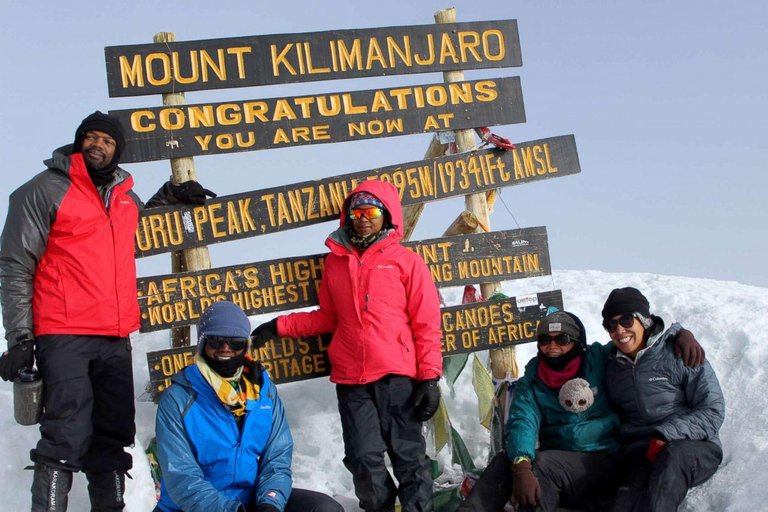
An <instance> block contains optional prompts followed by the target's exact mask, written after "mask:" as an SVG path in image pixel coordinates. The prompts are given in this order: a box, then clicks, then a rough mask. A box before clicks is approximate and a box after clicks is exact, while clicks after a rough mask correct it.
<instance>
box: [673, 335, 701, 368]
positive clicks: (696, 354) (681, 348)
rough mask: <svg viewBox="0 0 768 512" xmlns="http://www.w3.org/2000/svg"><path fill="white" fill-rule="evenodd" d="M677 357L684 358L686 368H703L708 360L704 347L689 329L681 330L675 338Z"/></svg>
mask: <svg viewBox="0 0 768 512" xmlns="http://www.w3.org/2000/svg"><path fill="white" fill-rule="evenodd" d="M675 357H677V358H678V359H681V358H682V360H683V364H685V366H701V365H702V364H704V361H705V360H706V357H705V354H704V347H702V346H701V345H700V344H699V342H698V341H696V338H694V337H693V333H692V332H691V331H689V330H688V329H682V330H680V332H678V333H677V336H676V337H675Z"/></svg>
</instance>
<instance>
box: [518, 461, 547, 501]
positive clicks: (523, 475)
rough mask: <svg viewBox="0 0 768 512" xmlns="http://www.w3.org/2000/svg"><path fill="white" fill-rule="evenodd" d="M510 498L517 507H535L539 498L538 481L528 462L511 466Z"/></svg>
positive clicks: (539, 488)
mask: <svg viewBox="0 0 768 512" xmlns="http://www.w3.org/2000/svg"><path fill="white" fill-rule="evenodd" d="M512 496H514V497H515V501H517V504H518V505H521V506H524V507H535V506H536V502H537V501H538V500H539V498H540V497H541V487H540V486H539V481H538V480H537V479H536V477H535V476H534V475H533V467H532V466H531V462H530V461H528V460H524V461H521V462H518V463H517V464H512Z"/></svg>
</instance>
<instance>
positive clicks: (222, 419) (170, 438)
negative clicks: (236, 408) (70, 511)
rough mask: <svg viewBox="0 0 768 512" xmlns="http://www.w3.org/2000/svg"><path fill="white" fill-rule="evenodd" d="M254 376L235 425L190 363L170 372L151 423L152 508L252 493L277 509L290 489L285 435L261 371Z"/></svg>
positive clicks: (203, 504) (248, 497)
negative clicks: (253, 396)
mask: <svg viewBox="0 0 768 512" xmlns="http://www.w3.org/2000/svg"><path fill="white" fill-rule="evenodd" d="M262 379H263V383H262V386H261V393H260V395H259V398H258V400H248V401H247V403H246V415H245V420H244V423H243V427H242V429H240V428H238V425H237V422H236V421H235V417H234V416H233V415H232V413H231V412H230V411H229V409H228V408H227V407H225V406H224V404H222V402H221V401H220V400H219V398H218V397H217V396H216V394H215V393H214V390H213V388H212V387H211V385H210V384H208V382H207V381H206V380H205V379H204V378H203V376H202V375H201V373H200V371H199V370H198V368H197V366H195V365H192V366H190V367H188V368H186V369H185V370H183V371H181V372H179V373H178V374H176V375H175V376H174V377H173V384H172V385H171V386H170V387H169V388H168V389H167V390H166V391H165V392H164V393H163V396H162V398H161V400H160V404H159V406H158V409H157V423H156V427H155V428H156V433H157V447H158V453H157V455H158V459H159V463H160V468H161V469H162V472H163V479H162V482H161V490H160V493H161V494H160V501H159V502H158V504H157V506H158V508H159V509H160V510H163V511H166V512H178V511H182V510H183V511H184V512H203V511H211V510H217V511H224V512H229V511H232V512H235V511H237V510H238V509H239V507H240V506H241V505H248V504H250V503H251V502H253V501H254V500H255V502H256V503H259V504H260V503H269V504H271V505H273V506H275V507H277V508H278V509H279V510H281V511H282V510H283V508H284V507H285V503H286V501H287V500H288V497H289V496H290V493H291V483H292V481H291V457H292V452H293V439H292V437H291V432H290V430H289V428H288V422H287V421H286V419H285V411H284V409H283V405H282V403H281V402H280V399H279V398H278V396H277V389H276V388H275V385H274V384H273V383H272V381H270V380H269V376H268V374H267V372H266V371H263V372H262Z"/></svg>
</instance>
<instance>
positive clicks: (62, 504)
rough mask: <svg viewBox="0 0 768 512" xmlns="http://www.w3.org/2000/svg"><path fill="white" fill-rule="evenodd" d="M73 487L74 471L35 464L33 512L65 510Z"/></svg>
mask: <svg viewBox="0 0 768 512" xmlns="http://www.w3.org/2000/svg"><path fill="white" fill-rule="evenodd" d="M71 488H72V472H71V471H67V470H64V469H54V468H52V467H50V466H46V465H44V464H40V463H37V464H35V476H34V477H33V478H32V512H65V511H66V510H67V501H68V499H67V494H69V490H70V489H71Z"/></svg>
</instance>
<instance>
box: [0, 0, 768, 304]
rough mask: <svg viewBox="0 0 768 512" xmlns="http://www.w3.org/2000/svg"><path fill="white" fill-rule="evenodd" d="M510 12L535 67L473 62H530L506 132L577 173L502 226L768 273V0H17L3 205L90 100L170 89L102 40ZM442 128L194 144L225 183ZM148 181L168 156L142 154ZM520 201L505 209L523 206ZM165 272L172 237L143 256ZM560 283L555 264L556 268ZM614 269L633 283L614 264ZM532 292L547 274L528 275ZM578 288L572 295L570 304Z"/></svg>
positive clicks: (270, 176) (369, 151)
mask: <svg viewBox="0 0 768 512" xmlns="http://www.w3.org/2000/svg"><path fill="white" fill-rule="evenodd" d="M452 6H453V7H456V8H457V11H458V20H459V21H475V20H499V19H517V20H518V24H519V32H520V40H521V48H522V56H523V67H521V68H508V69H497V70H492V71H468V72H467V73H466V78H467V79H476V78H483V77H505V76H520V77H521V79H522V89H523V97H524V101H525V110H526V115H527V123H525V124H518V125H510V126H499V127H495V128H493V131H494V132H495V133H498V134H499V135H502V136H504V137H507V138H509V139H511V140H512V141H530V140H534V139H540V138H547V137H553V136H556V135H565V134H574V135H575V137H576V144H577V147H578V151H579V157H580V162H581V168H582V172H581V173H580V174H578V175H575V176H569V177H563V178H559V179H556V180H548V181H544V182H540V183H534V184H527V185H522V186H519V187H512V188H508V189H505V190H504V191H503V193H502V198H503V200H504V203H505V204H506V206H507V207H508V209H509V211H508V210H507V208H505V204H503V203H501V202H499V203H497V207H496V211H495V213H494V214H493V216H492V218H491V222H492V227H493V229H495V230H496V229H499V230H500V229H511V228H514V227H516V223H515V220H513V217H512V215H511V214H513V215H514V218H516V220H517V223H519V225H520V226H521V227H533V226H546V227H547V230H548V233H549V242H550V254H551V260H552V266H553V268H556V269H596V270H603V271H610V272H651V273H657V274H668V275H677V276H691V277H704V278H712V279H719V280H732V281H738V282H740V283H744V284H751V285H757V286H763V287H766V286H768V272H766V270H765V263H766V254H767V253H768V250H767V249H768V241H767V238H768V222H767V219H768V201H766V190H768V172H766V171H767V170H766V168H765V166H766V161H768V149H767V148H768V145H767V144H766V142H765V139H766V134H768V126H766V125H767V124H768V123H767V122H766V119H768V88H767V87H766V82H767V81H766V75H767V74H768V71H767V70H768V51H767V49H768V31H766V29H765V20H766V19H768V4H766V2H764V1H745V2H738V3H735V4H732V5H731V4H724V3H722V2H713V1H709V0H706V1H701V0H699V1H692V0H683V1H676V2H661V1H644V2H629V1H608V0H599V1H598V0H595V1H590V2H587V1H575V0H572V1H561V2H554V1H542V0H535V1H524V2H523V1H500V2H499V1H497V2H478V1H476V0H474V1H465V0H459V1H455V2H450V3H444V2H440V1H436V0H419V1H413V0H379V1H376V2H369V1H362V0H355V1H336V0H326V1H325V2H316V1H312V2H309V1H305V0H295V1H292V2H263V1H250V2H236V1H230V2H211V1H192V0H189V1H176V2H174V1H166V2H156V1H149V0H132V1H130V2H102V3H96V4H94V3H93V2H59V1H55V2H54V1H50V0H45V1H41V2H34V3H22V2H12V3H8V4H7V5H6V6H5V8H4V12H3V16H2V22H0V23H2V28H3V30H2V31H1V33H0V38H1V39H0V40H1V41H2V53H1V54H0V55H1V56H0V59H1V60H0V62H2V73H0V109H1V110H0V112H1V113H2V120H3V121H2V124H0V155H2V158H3V164H4V170H3V171H2V172H0V192H1V193H0V212H1V213H0V222H2V223H4V222H5V216H6V210H7V205H8V200H7V196H8V194H10V192H11V191H12V190H14V189H15V188H16V187H18V186H19V185H21V184H22V183H23V182H25V181H26V180H28V179H29V178H31V177H32V176H33V175H34V174H36V173H37V172H39V171H41V170H42V169H43V167H42V163H41V162H42V160H43V159H45V158H47V157H48V156H49V155H50V153H51V151H52V150H53V149H55V148H56V147H58V146H60V145H63V144H66V143H69V142H71V141H72V138H73V134H74V130H75V128H76V127H77V125H78V124H79V122H80V121H81V120H82V118H83V117H85V116H86V115H88V114H89V113H91V112H93V111H94V110H96V109H99V110H102V111H107V110H115V109H127V108H139V107H149V106H158V105H160V104H161V98H160V97H159V96H144V97H132V98H120V99H114V98H109V97H108V93H107V80H106V71H105V63H104V47H105V46H115V45H128V44H138V43H147V42H151V40H152V36H153V35H154V34H155V33H157V32H160V31H170V32H175V33H176V37H177V40H180V41H182V40H193V39H214V38H223V37H233V36H248V35H260V34H280V33H290V32H315V31H325V30H334V29H348V28H355V29H364V28H374V27H386V26H398V25H420V24H429V23H433V21H434V19H433V13H434V12H435V11H438V10H440V9H442V8H446V7H452ZM440 81H442V76H441V75H440V74H439V73H432V74H422V75H410V76H405V77H386V78H367V79H358V80H345V81H326V82H316V83H310V84H293V85H274V86H266V87H255V88H241V89H229V90H222V91H210V92H191V93H188V94H187V102H188V103H199V102H204V101H225V100H245V99H255V98H271V97H276V96H295V95H301V94H316V93H327V92H347V91H354V90H363V89H371V88H374V87H394V86H400V85H405V84H408V85H417V84H427V83H434V82H440ZM430 138H431V135H429V134H422V135H407V136H400V137H392V138H385V139H377V140H371V141H357V142H344V143H337V144H325V145H316V146H305V147H298V148H290V149H275V150H266V151H257V152H250V153H240V154H232V155H219V156H205V157H199V158H196V166H197V172H198V177H199V180H200V181H201V182H202V183H203V184H204V185H206V186H207V187H209V188H211V189H213V190H215V191H216V192H218V193H219V194H220V195H228V194H234V193H237V192H244V191H249V190H256V189H262V188H267V187H272V186H278V185H287V184H290V183H296V182H300V181H304V180H308V179H316V178H323V177H329V176H335V175H338V174H346V173H351V172H355V171H362V170H366V169H372V168H376V167H380V166H385V165H393V164H398V163H402V162H409V161H413V160H419V159H421V158H422V157H423V155H424V151H425V149H426V147H427V145H428V144H429V140H430ZM126 168H127V169H128V170H129V171H130V172H131V173H132V174H133V175H134V178H135V180H136V183H137V185H136V190H137V192H138V193H139V195H141V196H142V197H143V198H145V199H146V198H148V197H149V196H150V195H151V194H152V193H153V192H154V191H155V190H156V189H157V188H158V187H159V186H160V185H161V184H162V183H163V182H164V181H165V180H166V179H167V178H168V175H169V173H170V167H169V164H168V162H153V163H142V164H130V165H128V166H126ZM462 209H463V201H462V200H461V199H454V200H446V201H442V202H437V203H430V204H429V205H428V206H427V209H426V211H425V214H424V215H423V217H422V220H421V222H420V224H419V226H418V227H417V230H416V232H415V235H414V237H413V238H414V239H424V238H434V237H437V236H440V234H441V233H442V232H443V231H444V229H445V228H446V226H447V224H448V223H449V222H450V220H451V219H453V218H454V217H455V216H456V215H457V214H458V213H459V212H460V211H461V210H462ZM510 212H511V214H510ZM331 229H332V226H331V225H330V224H322V225H319V226H315V227H311V228H304V229H300V230H292V231H288V232H285V233H280V234H275V235H267V236H262V237H256V238H251V239H248V240H244V241H239V242H231V243H225V244H219V245H217V246H215V247H213V248H212V250H211V254H212V259H213V264H214V266H216V267H218V266H227V265H233V264H238V263H247V262H254V261H261V260H265V259H273V258H279V257H282V256H297V255H305V254H314V253H317V252H321V251H323V250H324V247H323V245H322V244H323V241H324V239H325V235H326V234H327V233H328V232H329V231H330V230H331ZM169 271H170V263H169V256H168V255H161V256H154V257H151V258H145V259H142V260H140V262H139V274H140V275H153V274H161V273H166V272H169ZM554 284H555V286H557V283H556V282H555V283H554ZM616 285H617V286H619V285H621V283H616ZM530 291H531V292H535V291H540V290H530ZM566 307H567V305H566Z"/></svg>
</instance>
